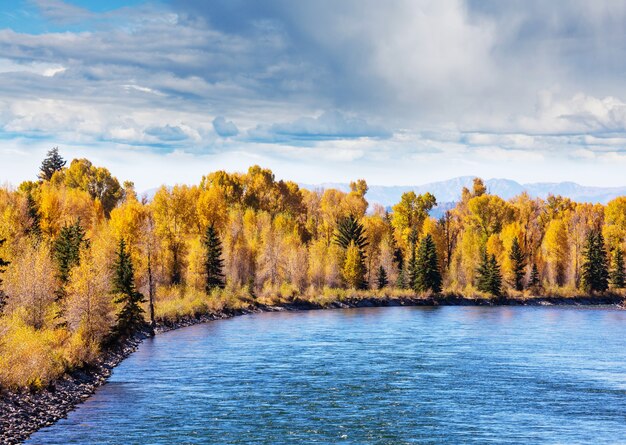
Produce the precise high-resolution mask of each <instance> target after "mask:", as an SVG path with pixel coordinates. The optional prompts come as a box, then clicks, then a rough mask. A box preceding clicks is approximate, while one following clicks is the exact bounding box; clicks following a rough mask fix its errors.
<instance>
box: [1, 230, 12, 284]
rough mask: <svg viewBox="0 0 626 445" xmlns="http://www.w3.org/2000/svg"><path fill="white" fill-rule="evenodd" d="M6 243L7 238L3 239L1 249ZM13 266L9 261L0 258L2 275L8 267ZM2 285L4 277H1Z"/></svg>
mask: <svg viewBox="0 0 626 445" xmlns="http://www.w3.org/2000/svg"><path fill="white" fill-rule="evenodd" d="M5 242H6V238H1V239H0V247H2V246H3V245H4V243H5ZM9 264H11V263H10V262H9V261H7V260H5V259H3V258H2V257H0V274H2V273H4V271H5V269H6V267H7V266H8V265H9ZM0 284H2V275H0Z"/></svg>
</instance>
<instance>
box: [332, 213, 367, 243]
mask: <svg viewBox="0 0 626 445" xmlns="http://www.w3.org/2000/svg"><path fill="white" fill-rule="evenodd" d="M351 241H354V244H356V246H357V247H358V248H359V250H360V251H361V252H363V250H364V249H365V248H366V247H367V245H368V244H369V243H368V242H367V237H366V236H365V228H364V227H363V224H361V223H359V222H358V221H357V219H356V218H355V217H354V216H353V215H350V216H347V217H345V218H342V219H340V220H339V223H338V224H337V231H336V233H335V244H337V245H338V246H340V247H341V248H342V249H347V248H348V246H349V245H350V242H351Z"/></svg>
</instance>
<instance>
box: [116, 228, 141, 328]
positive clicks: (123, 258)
mask: <svg viewBox="0 0 626 445" xmlns="http://www.w3.org/2000/svg"><path fill="white" fill-rule="evenodd" d="M112 290H113V293H114V294H115V295H116V298H115V300H114V301H115V302H116V303H119V304H121V305H122V309H121V310H120V312H119V313H118V315H117V326H116V332H117V333H118V334H119V335H127V334H131V333H132V332H133V331H134V330H135V329H137V328H140V327H141V326H143V325H144V324H145V321H144V318H143V312H144V311H143V308H142V307H141V303H142V302H143V301H144V298H143V295H142V294H141V293H139V292H138V291H137V289H136V288H135V271H134V268H133V262H132V260H131V257H130V253H129V252H128V250H127V249H126V243H125V242H124V239H120V243H119V247H118V249H117V253H116V259H115V263H114V265H113V289H112Z"/></svg>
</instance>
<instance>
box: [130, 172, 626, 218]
mask: <svg viewBox="0 0 626 445" xmlns="http://www.w3.org/2000/svg"><path fill="white" fill-rule="evenodd" d="M474 178H475V177H474V176H460V177H458V178H452V179H448V180H447V181H439V182H431V183H428V184H423V185H410V186H409V185H407V186H387V185H370V186H369V190H368V192H367V196H366V198H367V200H368V201H369V202H370V204H374V203H376V204H381V205H382V206H384V207H387V208H389V207H391V206H393V205H394V204H396V203H397V202H398V201H400V196H402V194H403V193H404V192H408V191H411V190H413V191H414V192H415V193H417V194H420V193H426V192H430V193H432V194H433V195H435V197H436V198H437V202H438V203H439V205H438V206H437V208H435V209H433V211H432V212H431V214H432V215H433V216H437V217H438V216H441V214H443V212H445V210H447V209H449V208H451V207H452V203H454V202H456V201H458V200H459V199H460V197H461V190H462V189H463V187H467V188H469V189H471V188H472V182H473V181H474ZM299 185H300V187H302V188H305V189H308V190H315V189H329V188H334V189H337V190H341V191H344V192H349V191H350V185H349V184H346V183H339V182H337V183H335V182H325V183H322V184H316V185H315V184H299ZM485 186H486V187H487V190H488V192H489V193H492V194H494V195H498V196H500V197H501V198H503V199H510V198H513V197H514V196H516V195H519V194H520V193H522V192H524V191H526V192H528V194H529V195H530V196H532V197H537V198H546V197H547V196H548V195H550V194H553V195H562V196H566V197H568V198H570V199H573V200H574V201H578V202H591V203H594V204H595V203H601V204H606V203H607V202H609V201H610V200H612V199H614V198H616V197H618V196H624V195H626V187H589V186H584V185H580V184H576V183H575V182H537V183H532V184H520V183H519V182H516V181H512V180H510V179H488V180H486V181H485ZM157 190H158V189H157V188H154V189H149V190H146V191H144V192H143V193H140V194H139V196H144V195H145V196H146V197H147V198H148V200H149V201H150V200H152V198H153V197H154V194H155V193H156V191H157Z"/></svg>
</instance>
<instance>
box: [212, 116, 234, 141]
mask: <svg viewBox="0 0 626 445" xmlns="http://www.w3.org/2000/svg"><path fill="white" fill-rule="evenodd" d="M213 128H214V129H215V132H216V133H217V134H219V135H220V136H221V137H223V138H227V137H231V136H237V135H238V134H239V129H238V128H237V126H236V125H235V124H234V123H233V122H231V121H226V119H225V118H224V117H223V116H218V117H216V118H215V119H213Z"/></svg>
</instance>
